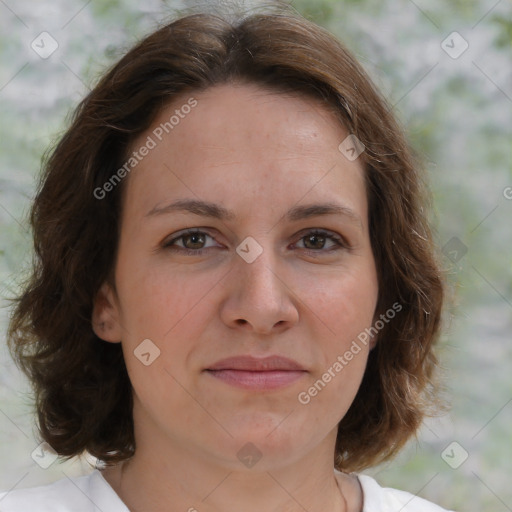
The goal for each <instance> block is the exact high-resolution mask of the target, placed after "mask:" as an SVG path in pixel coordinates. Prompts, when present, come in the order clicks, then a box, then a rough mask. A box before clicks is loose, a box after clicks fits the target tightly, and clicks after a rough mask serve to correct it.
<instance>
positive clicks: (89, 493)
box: [0, 469, 448, 512]
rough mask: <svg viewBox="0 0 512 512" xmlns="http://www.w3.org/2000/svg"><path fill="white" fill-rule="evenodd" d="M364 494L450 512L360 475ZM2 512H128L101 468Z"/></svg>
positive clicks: (389, 506) (381, 503)
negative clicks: (104, 476)
mask: <svg viewBox="0 0 512 512" xmlns="http://www.w3.org/2000/svg"><path fill="white" fill-rule="evenodd" d="M358 478H359V481H360V482H361V487H362V489H363V494H364V508H363V512H448V511H446V510H445V509H443V508H441V507H438V506H437V505H434V504H433V503H431V502H429V501H426V500H424V499H422V498H418V497H417V496H415V495H414V494H410V493H408V492H405V491H398V490H396V489H390V488H384V487H381V486H380V485H379V484H378V483H377V482H376V481H375V480H374V479H373V478H372V477H370V476H367V475H358ZM0 511H2V512H129V509H128V507H127V506H126V505H125V504H124V503H123V502H122V501H121V499H120V498H119V496H118V495H117V494H116V492H115V491H114V489H112V487H111V486H110V484H109V483H108V482H107V481H106V480H105V479H104V478H103V475H102V474H101V472H100V471H99V470H98V469H95V470H94V471H93V472H92V473H90V474H89V475H86V476H79V477H74V478H62V479H61V480H57V481H56V482H54V483H52V484H48V485H43V486H40V487H30V488H28V489H14V490H12V491H9V492H2V493H0Z"/></svg>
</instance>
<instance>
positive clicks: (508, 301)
mask: <svg viewBox="0 0 512 512" xmlns="http://www.w3.org/2000/svg"><path fill="white" fill-rule="evenodd" d="M220 4H223V6H225V5H231V6H232V7H233V8H234V9H235V10H236V9H237V8H241V9H243V8H246V7H249V8H250V7H253V6H257V5H259V3H258V2H256V1H253V2H251V3H249V2H244V1H242V0H235V1H233V2H228V1H227V0H223V1H222V2H220ZM291 4H292V6H294V7H295V8H296V9H297V10H298V11H299V12H300V13H302V14H303V15H305V16H306V17H308V18H310V19H312V20H314V21H316V22H318V23H319V24H321V25H322V26H324V27H326V28H327V29H328V30H330V31H331V32H332V33H334V34H335V35H336V36H338V37H339V38H340V39H341V40H342V41H343V42H344V43H345V44H346V45H347V46H348V47H349V48H350V49H351V50H352V51H353V52H354V53H355V55H356V56H357V58H358V59H359V60H360V62H361V63H362V64H363V66H364V67H365V68H366V70H367V71H368V72H369V73H370V75H371V76H372V78H373V79H374V81H375V82H376V84H377V85H378V87H379V88H380V89H381V90H382V91H383V93H384V95H385V96H386V98H388V100H389V103H390V105H392V106H393V111H394V113H395V114H396V115H397V117H398V118H399V120H400V121H401V123H402V124H403V125H404V127H405V129H406V131H407V133H408V135H409V138H410V141H411V144H412V145H413V147H414V148H415V149H416V151H417V152H418V153H419V154H420V155H421V157H422V159H423V161H424V162H425V166H426V168H427V171H428V175H429V179H430V185H431V189H432V192H433V206H434V208H433V213H434V215H433V218H432V222H433V223H434V226H435V230H436V239H437V242H438V245H439V247H440V250H442V253H443V256H442V257H443V265H444V268H445V271H446V273H447V275H448V276H449V280H450V282H451V284H452V285H453V293H454V301H453V304H452V305H451V306H450V307H449V308H448V310H447V313H446V318H445V331H444V335H443V338H442V340H441V343H440V350H439V354H440V357H441V361H442V364H443V378H444V382H445V387H446V396H447V397H448V400H449V402H450V403H451V411H450V413H449V414H447V415H445V416H443V417H441V418H437V419H431V420H428V421H427V422H426V423H425V425H424V427H423V428H422V429H421V431H420V432H419V434H418V438H417V439H415V440H413V441H411V442H410V443H409V444H408V446H407V447H406V449H405V450H404V451H403V452H402V454H401V455H400V456H399V457H398V458H397V459H395V460H394V461H393V462H391V463H389V464H386V465H383V466H381V467H378V468H373V469H372V470H369V471H367V473H368V474H371V475H373V476H375V477H376V478H377V480H378V481H379V482H380V483H381V484H382V485H385V486H390V487H396V488H399V489H404V490H407V491H409V492H412V493H418V494H419V495H420V496H423V497H425V498H427V499H430V500H432V501H434V502H437V503H439V504H441V505H443V506H444V507H445V508H449V509H455V510H460V511H462V510H464V511H466V512H477V511H478V512H480V511H482V510H486V511H491V510H492V511H496V512H499V511H506V510H512V489H511V486H510V474H511V473H512V471H511V470H512V467H511V466H512V463H511V460H512V372H511V371H510V369H511V364H510V363H511V361H512V346H511V343H510V341H511V334H510V332H511V327H512V228H511V222H510V220H511V219H512V168H511V165H512V164H511V162H512V3H511V2H509V1H496V0H490V1H487V0H453V1H449V2H447V1H439V0H438V1H435V0H434V1H431V0H430V1H427V0H415V1H412V0H394V1H391V0H383V1H382V0H361V1H355V0H295V1H293V2H291ZM197 5H199V4H198V3H197V2H186V1H181V2H177V1H169V2H162V1H156V0H153V1H147V2H144V5H142V3H141V2H136V1H134V0H125V1H123V2H120V1H117V0H106V1H102V2H94V1H92V2H91V1H90V2H87V1H75V0H68V1H66V2H64V0H54V1H53V2H48V1H42V2H35V1H32V2H29V1H27V0H21V1H14V0H3V1H1V2H0V29H1V30H0V59H1V67H0V106H1V112H2V116H1V126H0V300H1V301H2V308H1V309H0V337H1V338H2V342H1V343H0V365H1V370H0V431H1V432H2V437H1V439H0V489H1V490H6V489H10V488H11V487H13V486H18V487H28V486H32V485H39V484H44V483H48V482H51V481H54V480H56V479H58V478H62V477H63V473H64V474H66V475H68V476H72V475H78V474H81V473H83V472H88V471H90V466H89V465H88V463H87V461H72V462H67V463H64V464H59V463H58V462H56V463H54V464H52V466H50V467H49V468H48V469H46V470H44V469H42V468H40V467H39V466H38V465H36V464H35V463H34V461H33V460H32V458H31V453H32V451H33V450H34V449H35V448H36V446H37V445H38V441H37V437H36V432H35V428H34V418H33V413H32V409H31V401H30V393H29V392H30V388H29V386H28V383H27V382H26V380H25V379H24V378H23V377H22V376H21V375H20V373H19V372H18V370H17V369H16V368H15V367H14V365H13V363H12V361H11V359H10V357H9V356H8V354H7V351H6V347H5V342H4V341H3V338H4V333H5V330H6V326H7V318H8V313H9V311H8V308H7V302H6V301H5V300H4V297H6V296H9V295H12V294H13V293H15V292H16V289H17V288H16V280H17V279H19V278H20V277H22V276H23V272H24V269H25V268H26V267H27V265H28V264H29V263H30V258H31V254H30V248H31V245H30V243H31V241H30V233H29V231H28V228H27V224H26V214H27V211H28V208H29V205H30V200H31V197H33V194H34V188H35V178H36V176H37V173H38V171H39V166H40V158H41V155H42V154H43V152H44V151H45V150H46V148H47V147H48V146H49V144H51V143H53V142H54V141H55V140H57V139H58V137H59V135H61V134H62V133H63V131H64V129H65V127H66V126H67V122H68V120H69V113H70V111H71V109H72V108H74V107H75V106H76V104H77V102H78V101H79V100H80V99H81V98H82V97H83V96H84V95H85V94H86V93H87V91H88V90H89V88H90V87H91V86H93V85H94V83H95V82H96V80H97V79H98V78H99V76H100V75H101V73H102V71H103V70H104V69H105V67H106V66H108V65H109V64H111V63H112V62H114V61H115V60H116V59H117V58H119V57H120V56H121V55H122V54H123V53H124V52H125V51H126V50H127V49H128V48H129V47H130V46H131V45H132V44H133V43H134V42H135V41H136V40H138V39H140V38H141V37H142V36H144V35H145V34H147V33H149V32H151V31H152V30H154V29H155V28H156V26H157V25H158V24H159V23H162V22H164V21H165V20H166V19H167V18H168V17H169V16H173V15H175V14H177V13H178V12H179V11H180V10H182V9H186V8H189V7H193V6H197ZM201 5H203V6H204V8H205V9H209V10H213V11H214V10H215V9H216V3H215V2H204V3H202V4H201ZM221 7H222V6H221ZM41 32H48V33H49V34H50V35H51V36H52V38H54V39H55V41H57V43H58V48H57V50H56V51H55V52H54V53H53V54H52V55H51V56H49V57H48V58H47V59H43V58H41V57H40V56H39V55H37V54H36V52H35V51H34V50H33V49H32V48H31V43H32V41H34V39H36V37H38V36H39V34H41ZM453 32H457V33H458V34H453ZM443 41H444V42H443ZM466 45H467V49H465V51H463V52H462V53H461V54H460V55H457V53H459V51H461V50H462V49H464V48H465V47H466ZM453 442H455V443H457V444H454V445H452V444H451V443H453ZM449 445H450V446H449ZM447 447H448V449H447V450H446V448H447ZM466 455H467V459H466ZM464 459H465V460H464Z"/></svg>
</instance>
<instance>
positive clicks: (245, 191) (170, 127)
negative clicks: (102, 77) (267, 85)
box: [127, 84, 366, 213]
mask: <svg viewBox="0 0 512 512" xmlns="http://www.w3.org/2000/svg"><path fill="white" fill-rule="evenodd" d="M347 135H348V132H347V131H346V130H345V128H344V127H343V126H342V125H341V123H340V122H339V120H338V119H337V118H336V116H335V115H334V114H333V113H331V112H329V110H328V109H327V108H326V107H325V106H324V105H323V103H321V102H320V101H319V100H315V99H314V98H309V97H306V96H301V95H290V94H284V93H280V92H274V91H269V90H267V89H262V88H261V87H259V86H256V85H251V84H249V85H247V84H243V85H231V84H229V85H228V84H225V85H219V86H215V87H212V88H209V89H207V90H205V91H201V92H192V93H190V94H182V95H181V96H180V97H178V98H175V99H174V101H173V102H172V103H171V104H169V105H167V106H166V107H164V108H163V109H162V110H161V111H160V112H159V114H158V116H157V118H156V119H155V120H154V122H153V123H152V125H151V127H150V128H149V129H148V130H146V132H144V133H143V134H142V135H141V136H139V137H138V138H137V139H136V140H135V142H134V144H132V147H131V150H132V151H137V149H138V148H141V147H143V146H144V145H145V144H146V145H148V146H149V145H150V146H152V148H151V150H150V151H147V152H146V153H147V154H146V156H145V157H144V158H143V159H141V161H140V163H139V164H138V165H137V168H136V171H135V172H133V173H131V174H130V176H129V183H128V190H127V197H128V203H129V204H134V205H135V206H137V207H138V208H141V209H144V210H145V211H146V212H147V211H148V210H149V209H151V208H152V207H154V206H155V204H157V203H161V202H164V201H169V200H170V199H172V198H180V197H183V195H184V194H186V196H187V197H190V196H194V195H195V196H196V197H198V198H202V199H205V200H211V201H214V202H221V203H222V202H223V201H228V200H229V201H231V203H232V204H234V202H236V199H237V198H239V199H240V198H242V200H241V202H240V205H241V206H242V207H244V208H245V209H247V207H248V206H250V203H247V201H248V200H249V201H254V202H255V203H254V206H255V205H256V202H260V203H262V204H263V203H265V204H266V205H267V206H271V207H274V206H276V205H278V204H281V203H286V202H297V201H299V200H300V196H301V195H304V194H305V193H307V194H308V196H309V197H308V199H311V200H312V201H316V200H318V199H329V200H332V199H335V198H336V197H338V196H339V195H340V194H341V195H342V196H346V199H348V200H349V201H348V202H352V203H353V205H352V206H353V207H355V209H360V213H363V210H365V208H366V204H365V197H364V196H365V193H364V176H363V168H362V166H361V164H360V162H359V161H349V160H348V159H346V158H345V157H344V156H343V155H342V154H341V153H340V151H339V150H338V146H339V144H340V143H341V142H342V141H343V140H344V139H345V138H346V137H347ZM327 196H328V197H327ZM361 201H362V203H363V204H359V205H356V204H355V203H358V202H359V203H361Z"/></svg>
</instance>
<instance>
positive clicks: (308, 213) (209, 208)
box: [145, 199, 362, 227]
mask: <svg viewBox="0 0 512 512" xmlns="http://www.w3.org/2000/svg"><path fill="white" fill-rule="evenodd" d="M175 212H188V213H193V214H195V215H198V216H200V217H211V218H214V219H218V220H221V221H232V220H235V219H236V215H235V214H234V212H232V211H230V210H228V209H226V208H224V207H223V206H221V205H218V204H215V203H210V202H208V201H200V200H197V199H179V200H177V201H174V202H172V203H169V204H167V205H165V206H158V205H157V206H154V207H153V208H152V209H151V210H150V211H149V212H148V213H146V215H145V216H146V217H153V216H158V215H163V214H169V213H175ZM321 215H342V216H345V217H347V218H348V219H349V220H350V221H352V222H354V223H355V224H360V225H361V227H362V221H361V218H360V217H359V215H358V214H357V213H356V212H354V210H352V209H350V208H348V207H347V206H343V205H341V204H337V203H332V202H328V203H321V204H309V205H303V206H294V207H293V208H291V209H290V210H288V212H287V213H286V214H285V218H286V220H287V221H289V222H294V221H298V220H303V219H308V218H310V217H317V216H321Z"/></svg>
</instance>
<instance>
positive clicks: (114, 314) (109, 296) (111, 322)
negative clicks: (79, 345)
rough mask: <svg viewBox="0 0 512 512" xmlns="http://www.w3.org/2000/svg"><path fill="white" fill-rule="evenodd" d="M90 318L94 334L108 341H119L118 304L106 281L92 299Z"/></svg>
mask: <svg viewBox="0 0 512 512" xmlns="http://www.w3.org/2000/svg"><path fill="white" fill-rule="evenodd" d="M91 320H92V329H93V331H94V333H95V334H96V336H98V337H99V338H101V339H102V340H104V341H108V342H110V343H120V342H121V327H120V322H119V310H118V305H117V301H116V300H115V296H114V292H113V290H112V287H111V286H110V285H109V284H108V283H106V282H105V283H103V284H102V285H101V288H100V289H99V291H98V293H97V294H96V297H95V299H94V303H93V310H92V319H91Z"/></svg>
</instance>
